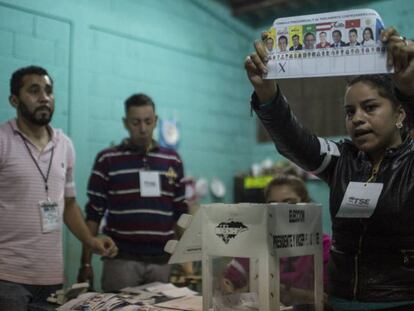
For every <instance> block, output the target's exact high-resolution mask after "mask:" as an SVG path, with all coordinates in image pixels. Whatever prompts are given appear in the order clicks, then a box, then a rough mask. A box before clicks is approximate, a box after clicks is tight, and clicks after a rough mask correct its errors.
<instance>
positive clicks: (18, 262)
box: [0, 66, 116, 311]
mask: <svg viewBox="0 0 414 311" xmlns="http://www.w3.org/2000/svg"><path fill="white" fill-rule="evenodd" d="M10 94H11V95H10V97H9V99H10V103H11V105H12V106H13V107H14V108H15V109H16V111H17V118H16V119H12V120H9V121H8V122H6V123H3V124H1V125H0V310H8V311H26V310H27V308H28V304H29V303H41V302H46V299H47V297H48V296H49V295H50V294H51V293H53V292H55V291H56V290H57V289H59V288H61V285H62V283H63V282H64V277H63V251H62V223H63V222H64V223H65V224H66V225H67V226H68V227H69V229H70V230H71V231H72V233H74V234H75V235H76V237H77V238H78V239H79V240H81V241H82V242H83V243H84V244H85V245H87V246H88V247H90V248H91V249H92V250H94V251H97V252H99V253H101V254H102V255H105V256H114V255H115V254H116V247H115V244H114V243H113V241H112V240H111V239H110V238H109V237H105V238H99V239H98V238H96V237H94V236H93V235H91V234H90V232H89V230H88V227H87V226H86V224H85V222H84V220H83V217H82V214H81V212H80V209H79V206H78V204H77V203H76V199H75V196H76V193H75V183H74V178H73V171H74V163H75V153H74V149H73V145H72V142H71V140H70V139H69V138H68V137H67V136H66V135H65V134H64V133H63V132H62V131H61V130H58V129H54V128H52V127H51V126H49V125H48V124H49V122H50V120H51V119H52V115H53V111H54V106H55V100H54V94H53V81H52V79H51V77H50V76H49V74H48V73H47V71H46V70H45V69H43V68H41V67H35V66H30V67H25V68H21V69H19V70H17V71H15V72H14V73H13V75H12V78H11V81H10Z"/></svg>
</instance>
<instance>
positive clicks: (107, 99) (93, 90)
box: [0, 0, 255, 288]
mask: <svg viewBox="0 0 414 311" xmlns="http://www.w3.org/2000/svg"><path fill="white" fill-rule="evenodd" d="M252 31H253V30H252V29H250V28H248V27H246V26H244V25H243V24H241V23H239V22H237V21H235V20H234V19H232V17H231V14H230V12H229V10H228V9H226V8H224V7H223V6H222V5H221V4H219V3H216V2H215V1H201V0H174V1H161V0H159V1H154V0H139V1H138V0H60V1H56V0H38V1H31V0H0V38H1V40H0V69H1V70H0V72H1V74H0V98H1V101H2V104H1V105H0V121H1V122H3V121H5V120H7V119H9V118H11V117H14V116H15V111H14V110H13V109H12V108H11V107H10V105H8V95H9V79H10V76H11V73H12V72H13V71H14V70H15V69H17V68H19V67H22V66H27V65H30V64H38V65H41V66H44V67H45V68H47V69H48V70H49V72H50V74H51V76H52V77H53V78H54V81H55V93H56V94H55V95H56V112H55V115H54V119H53V126H55V127H59V128H63V129H64V131H65V132H66V133H68V135H69V136H70V137H71V138H72V139H73V141H74V144H75V148H76V154H77V166H76V182H77V191H78V201H79V203H80V205H81V206H82V207H83V206H84V204H85V203H86V185H87V180H88V178H89V174H90V170H91V166H92V164H93V160H94V158H95V155H96V153H97V152H98V151H99V150H101V149H103V148H105V147H108V146H109V145H110V144H111V143H118V142H120V141H121V139H122V138H124V137H125V136H126V135H127V133H126V131H125V130H124V129H123V126H122V117H123V116H124V107H123V102H124V100H125V99H126V98H127V97H128V96H129V95H131V94H132V93H137V92H144V93H147V94H148V95H150V96H151V97H152V98H153V99H154V101H155V103H156V106H157V112H158V115H159V116H160V117H161V118H172V117H175V118H176V119H177V120H178V121H179V125H180V129H181V141H180V145H179V150H178V151H179V153H180V154H181V156H182V158H183V160H184V164H185V169H186V173H187V175H192V176H194V177H201V176H202V177H206V178H207V179H209V180H211V179H212V178H213V177H219V178H221V179H222V180H223V181H224V182H225V184H226V186H227V189H228V191H227V194H226V197H225V198H224V199H223V201H224V202H231V201H232V198H233V193H232V192H233V191H232V189H233V187H232V185H233V175H234V173H235V172H237V171H241V170H244V169H245V168H246V167H248V166H249V165H250V163H251V158H252V149H251V147H252V146H253V145H254V139H255V136H254V129H255V126H254V119H253V118H251V117H250V108H249V94H250V90H251V88H250V86H249V84H248V81H247V78H246V77H245V73H244V69H243V60H244V56H245V55H246V53H247V51H248V50H249V49H250V47H251V42H252V41H251V38H252V37H253V35H252V33H253V32H252ZM213 200H214V198H212V197H210V196H208V197H207V198H205V199H204V201H203V202H211V201H213ZM79 256H80V243H79V242H78V241H77V240H76V239H75V238H74V237H73V236H72V235H71V234H68V233H66V234H65V258H66V277H67V280H68V283H73V282H74V281H75V280H76V274H77V269H78V267H79V260H80V257H79ZM94 264H95V266H96V269H95V270H96V272H97V275H96V282H95V283H96V284H99V278H100V273H99V272H100V261H99V260H98V258H95V260H94ZM97 288H99V286H97Z"/></svg>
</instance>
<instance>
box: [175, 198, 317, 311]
mask: <svg viewBox="0 0 414 311" xmlns="http://www.w3.org/2000/svg"><path fill="white" fill-rule="evenodd" d="M186 234H187V237H186ZM180 244H183V245H180ZM196 245H197V248H195V246H196ZM175 246H176V247H175V250H176V252H175V253H174V252H173V256H174V255H177V256H178V257H177V258H178V259H177V258H176V260H178V261H177V262H184V261H181V260H183V259H189V258H191V256H193V258H195V260H199V258H200V257H201V258H202V268H203V273H202V274H203V310H210V309H211V308H213V309H215V310H224V309H226V308H225V307H224V306H227V307H228V304H231V303H234V302H237V303H238V305H231V306H230V307H229V308H230V309H232V310H244V309H245V308H250V309H249V310H251V309H253V310H254V309H257V310H263V311H269V310H272V311H273V310H288V309H289V308H291V306H285V305H286V304H289V303H291V304H295V303H296V302H297V301H296V302H295V300H284V295H285V292H286V290H288V289H289V290H290V289H291V288H290V286H291V284H289V285H287V284H285V283H284V282H285V276H286V273H288V272H289V269H292V267H295V262H296V261H297V260H302V262H303V260H305V259H306V262H307V265H308V266H309V267H311V269H312V272H311V273H310V274H312V278H311V281H308V282H311V283H312V285H311V286H309V288H307V289H306V290H305V294H307V297H311V298H310V301H309V300H307V301H299V302H300V303H303V304H311V305H312V306H313V307H314V309H315V310H317V311H319V310H322V302H323V290H322V283H323V281H322V225H321V206H320V205H317V204H296V205H293V204H247V203H244V204H211V205H203V206H202V207H201V208H200V210H199V211H198V213H197V214H196V216H195V217H194V218H193V221H192V222H191V223H190V225H189V226H188V228H187V230H186V231H185V232H184V235H183V237H182V239H181V240H180V241H178V242H176V245H175ZM187 249H197V251H195V252H194V253H192V255H191V256H188V254H186V250H187ZM200 255H201V256H200ZM239 258H240V259H241V260H239V262H238V263H236V264H235V267H236V270H237V269H238V270H241V267H243V266H244V267H245V268H246V271H247V272H246V274H248V278H247V279H248V281H247V284H246V285H245V289H247V291H246V292H237V291H236V292H233V293H231V295H233V296H231V299H230V297H227V296H226V295H227V293H225V292H223V291H222V290H221V288H220V286H221V283H220V282H221V280H220V279H221V278H223V271H224V269H225V267H227V265H228V264H230V263H231V261H232V260H235V259H239ZM298 258H299V259H298ZM304 258H305V259H304ZM187 261H190V260H187ZM236 261H237V260H236ZM285 270H286V271H285ZM293 287H294V286H293ZM293 287H292V289H294V288H293ZM234 295H235V296H234ZM237 295H240V296H237ZM307 299H309V298H307Z"/></svg>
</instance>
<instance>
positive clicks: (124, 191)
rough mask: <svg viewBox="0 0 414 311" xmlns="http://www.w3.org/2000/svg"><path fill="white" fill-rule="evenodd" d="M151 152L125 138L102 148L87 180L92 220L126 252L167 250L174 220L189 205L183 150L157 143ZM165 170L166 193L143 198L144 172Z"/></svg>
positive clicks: (162, 173) (162, 175) (162, 177)
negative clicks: (104, 222)
mask: <svg viewBox="0 0 414 311" xmlns="http://www.w3.org/2000/svg"><path fill="white" fill-rule="evenodd" d="M153 146H154V147H153V148H151V149H150V150H149V151H148V152H147V153H143V152H140V151H139V150H136V149H135V150H134V149H133V148H132V147H130V146H129V145H128V143H127V142H126V141H124V142H123V143H122V144H121V145H119V146H117V147H114V148H109V149H105V150H103V151H101V152H100V153H99V154H98V155H97V157H96V160H95V164H94V167H93V169H92V174H91V176H90V179H89V184H88V197H89V202H88V203H87V205H86V213H87V220H91V221H95V222H98V223H99V222H100V221H101V219H102V217H103V216H104V215H106V216H105V220H106V225H105V226H104V232H105V233H106V234H108V235H109V236H110V237H111V238H112V239H113V240H114V241H115V243H116V244H117V246H118V248H119V250H120V251H121V252H126V253H133V254H139V255H162V254H163V253H164V251H163V249H164V245H165V243H166V242H167V241H168V240H170V239H172V238H173V237H174V235H175V233H174V225H175V223H176V221H177V220H178V218H179V217H180V216H181V214H182V213H186V212H187V210H188V207H187V204H186V202H185V196H184V194H185V186H184V184H183V182H182V179H183V174H184V172H183V164H182V162H181V159H180V157H179V155H178V154H177V153H176V152H175V151H174V150H171V149H167V148H162V147H160V146H158V145H157V144H156V143H155V142H154V144H153ZM141 171H152V172H158V173H159V175H160V185H161V195H160V196H159V197H142V196H141V192H140V180H139V179H140V174H139V173H140V172H141Z"/></svg>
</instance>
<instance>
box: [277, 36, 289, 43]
mask: <svg viewBox="0 0 414 311" xmlns="http://www.w3.org/2000/svg"><path fill="white" fill-rule="evenodd" d="M280 40H285V41H286V42H287V41H288V39H287V37H286V36H280V37H279V39H277V41H278V42H280Z"/></svg>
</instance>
